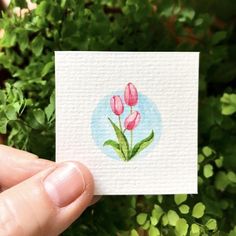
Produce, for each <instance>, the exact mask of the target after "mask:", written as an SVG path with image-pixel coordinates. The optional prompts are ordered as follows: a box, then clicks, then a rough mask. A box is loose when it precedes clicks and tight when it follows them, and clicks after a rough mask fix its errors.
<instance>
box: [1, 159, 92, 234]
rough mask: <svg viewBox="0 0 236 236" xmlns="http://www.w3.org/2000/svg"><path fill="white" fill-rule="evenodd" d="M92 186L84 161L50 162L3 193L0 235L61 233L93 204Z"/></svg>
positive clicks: (90, 176)
mask: <svg viewBox="0 0 236 236" xmlns="http://www.w3.org/2000/svg"><path fill="white" fill-rule="evenodd" d="M93 189H94V185H93V178H92V175H91V174H90V172H89V171H88V169H87V168H86V167H85V166H83V165H82V164H80V163H78V162H64V163H59V164H56V165H55V166H51V167H49V168H47V169H46V170H44V171H41V172H39V173H38V174H36V175H34V176H33V177H31V178H29V179H27V180H25V181H24V182H22V183H20V184H18V185H16V186H14V187H13V188H10V189H8V190H6V191H5V192H3V193H1V194H0V213H1V214H0V235H26V236H31V235H34V236H37V235H39V236H41V235H48V236H55V235H59V234H60V233H61V232H62V231H64V230H65V229H66V228H67V227H68V226H69V225H70V224H71V223H72V222H73V221H74V220H76V219H77V218H78V216H80V215H81V213H82V212H83V211H84V210H85V208H86V207H87V206H88V205H89V204H90V202H91V200H92V197H93Z"/></svg>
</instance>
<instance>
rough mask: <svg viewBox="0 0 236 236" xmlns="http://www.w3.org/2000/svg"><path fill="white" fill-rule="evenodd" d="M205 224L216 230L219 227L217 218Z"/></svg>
mask: <svg viewBox="0 0 236 236" xmlns="http://www.w3.org/2000/svg"><path fill="white" fill-rule="evenodd" d="M205 226H206V227H207V228H208V229H209V230H216V229H217V222H216V220H215V219H209V220H208V221H207V222H206V224H205Z"/></svg>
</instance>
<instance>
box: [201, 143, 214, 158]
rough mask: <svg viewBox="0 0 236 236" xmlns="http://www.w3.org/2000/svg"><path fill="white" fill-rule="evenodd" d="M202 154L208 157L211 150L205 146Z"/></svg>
mask: <svg viewBox="0 0 236 236" xmlns="http://www.w3.org/2000/svg"><path fill="white" fill-rule="evenodd" d="M202 152H203V154H204V155H205V156H206V157H209V156H210V155H211V154H212V149H211V148H210V147H207V146H206V147H204V148H203V149H202Z"/></svg>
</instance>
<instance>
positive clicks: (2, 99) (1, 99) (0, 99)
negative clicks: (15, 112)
mask: <svg viewBox="0 0 236 236" xmlns="http://www.w3.org/2000/svg"><path fill="white" fill-rule="evenodd" d="M6 99H7V97H6V93H5V92H4V91H3V90H0V106H1V105H5V103H6Z"/></svg>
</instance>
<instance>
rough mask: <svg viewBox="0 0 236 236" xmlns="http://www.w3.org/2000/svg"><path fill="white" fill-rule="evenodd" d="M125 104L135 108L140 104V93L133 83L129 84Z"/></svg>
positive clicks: (126, 89)
mask: <svg viewBox="0 0 236 236" xmlns="http://www.w3.org/2000/svg"><path fill="white" fill-rule="evenodd" d="M124 98H125V103H126V104H127V105H129V106H135V105H136V104H137V103H138V92H137V89H136V87H135V86H134V85H133V84H132V83H128V84H127V85H126V87H125V93H124Z"/></svg>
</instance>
